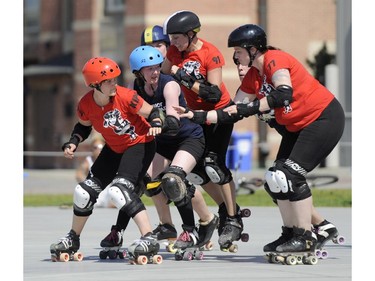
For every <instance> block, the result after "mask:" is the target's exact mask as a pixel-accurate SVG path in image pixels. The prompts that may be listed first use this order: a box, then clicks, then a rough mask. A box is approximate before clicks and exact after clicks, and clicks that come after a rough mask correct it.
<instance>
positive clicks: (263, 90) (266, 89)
mask: <svg viewBox="0 0 375 281" xmlns="http://www.w3.org/2000/svg"><path fill="white" fill-rule="evenodd" d="M273 90H275V88H274V86H273V85H271V84H269V83H268V82H267V77H266V75H264V76H263V83H262V86H261V87H260V90H259V94H260V95H261V96H263V97H266V96H268V95H269V93H271V91H273ZM292 110H293V109H292V107H291V105H290V104H288V105H285V106H284V114H288V113H289V112H291V111H292ZM272 111H273V110H272Z"/></svg>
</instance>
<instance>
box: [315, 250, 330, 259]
mask: <svg viewBox="0 0 375 281" xmlns="http://www.w3.org/2000/svg"><path fill="white" fill-rule="evenodd" d="M315 255H316V257H317V258H319V259H323V260H325V259H326V258H328V251H326V250H316V251H315Z"/></svg>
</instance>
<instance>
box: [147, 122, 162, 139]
mask: <svg viewBox="0 0 375 281" xmlns="http://www.w3.org/2000/svg"><path fill="white" fill-rule="evenodd" d="M150 126H151V127H150V129H149V130H148V133H147V135H148V136H156V135H159V134H160V133H161V131H162V127H163V123H162V121H161V119H160V118H155V119H153V120H152V121H151V122H150Z"/></svg>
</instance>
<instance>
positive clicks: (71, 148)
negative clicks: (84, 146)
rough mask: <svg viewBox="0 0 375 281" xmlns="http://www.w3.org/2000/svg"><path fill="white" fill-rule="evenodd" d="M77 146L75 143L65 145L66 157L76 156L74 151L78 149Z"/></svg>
mask: <svg viewBox="0 0 375 281" xmlns="http://www.w3.org/2000/svg"><path fill="white" fill-rule="evenodd" d="M76 148H77V146H76V145H75V144H74V143H69V144H66V145H65V148H64V157H65V158H68V159H73V158H74V151H76Z"/></svg>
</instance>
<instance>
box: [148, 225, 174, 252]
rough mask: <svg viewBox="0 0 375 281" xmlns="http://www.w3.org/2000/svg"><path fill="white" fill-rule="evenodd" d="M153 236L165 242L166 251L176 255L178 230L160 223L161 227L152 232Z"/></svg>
mask: <svg viewBox="0 0 375 281" xmlns="http://www.w3.org/2000/svg"><path fill="white" fill-rule="evenodd" d="M152 235H153V236H155V237H156V239H157V240H158V241H159V242H161V241H163V240H164V241H166V242H164V243H165V244H166V245H165V246H166V250H167V251H168V252H170V253H175V252H176V250H175V249H174V247H173V245H174V242H175V241H176V239H177V230H176V228H175V227H174V226H173V225H171V224H169V223H163V224H162V223H159V225H158V226H157V227H156V228H155V229H154V230H153V231H152Z"/></svg>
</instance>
